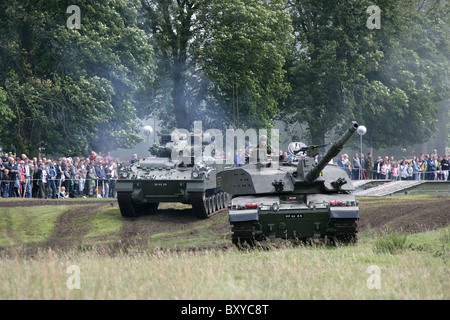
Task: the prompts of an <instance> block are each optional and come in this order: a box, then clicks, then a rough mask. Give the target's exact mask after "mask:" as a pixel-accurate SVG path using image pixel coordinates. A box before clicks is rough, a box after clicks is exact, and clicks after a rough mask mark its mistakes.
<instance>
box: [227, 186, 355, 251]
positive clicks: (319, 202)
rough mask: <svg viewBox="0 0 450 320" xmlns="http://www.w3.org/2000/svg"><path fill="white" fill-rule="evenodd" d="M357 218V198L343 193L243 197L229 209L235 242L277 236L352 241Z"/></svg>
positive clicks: (233, 202) (234, 200)
mask: <svg viewBox="0 0 450 320" xmlns="http://www.w3.org/2000/svg"><path fill="white" fill-rule="evenodd" d="M358 220H359V208H358V205H357V201H356V199H355V198H354V197H353V196H352V195H344V194H329V195H325V194H321V195H317V194H314V195H302V194H298V195H295V194H291V195H285V196H273V195H271V196H241V197H235V198H233V199H232V202H231V205H230V210H229V221H230V224H231V226H232V240H233V243H234V244H236V245H240V244H243V243H248V244H251V245H253V244H254V243H255V241H261V240H265V239H274V238H281V239H299V240H306V239H320V238H322V239H330V240H337V241H340V242H345V243H348V242H353V241H355V240H356V238H357V232H358V229H357V222H358Z"/></svg>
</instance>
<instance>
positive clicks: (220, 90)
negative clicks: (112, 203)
mask: <svg viewBox="0 0 450 320" xmlns="http://www.w3.org/2000/svg"><path fill="white" fill-rule="evenodd" d="M72 2H73V3H72ZM73 4H75V5H76V6H78V7H79V9H80V21H79V22H80V23H79V27H78V28H69V27H68V26H69V21H68V18H70V16H71V14H70V12H69V13H68V12H67V11H68V10H67V9H68V7H69V6H70V5H73ZM371 6H372V7H373V6H376V7H377V8H378V9H379V15H378V17H377V19H378V21H377V23H378V24H379V25H378V27H377V28H368V19H372V17H371V15H372V14H373V13H372V12H370V10H368V8H369V7H371ZM449 7H450V6H449V5H447V4H446V2H443V1H438V0H396V1H393V0H380V1H366V0H351V1H326V0H227V1H223V0H141V1H139V0H105V1H94V0H78V1H58V0H9V1H2V3H1V4H0V35H1V36H0V65H1V66H2V67H1V68H0V119H1V121H0V133H1V134H0V146H3V149H4V150H8V151H11V150H12V151H16V150H17V151H18V152H21V153H28V154H37V153H38V148H40V147H41V148H42V147H43V148H46V150H47V151H50V150H51V152H53V153H63V154H67V155H70V154H83V153H88V152H90V150H91V149H95V150H113V149H115V148H118V147H122V148H128V147H132V146H133V145H134V144H136V142H138V141H139V140H140V138H139V129H140V128H139V123H138V120H137V119H139V118H140V119H145V118H147V117H150V116H154V117H157V118H158V119H160V120H161V122H162V123H164V127H165V128H166V129H167V130H170V129H172V128H175V127H178V128H186V129H189V128H190V126H191V125H192V123H193V121H195V120H202V123H203V126H204V127H205V128H208V126H209V127H214V128H218V129H224V128H227V127H230V126H231V127H234V128H237V127H239V128H244V129H245V128H250V127H251V128H263V127H264V128H269V127H271V126H273V125H274V120H276V119H279V120H283V121H285V122H286V123H287V124H288V127H289V125H292V124H295V123H301V124H305V125H307V132H306V135H305V136H304V137H302V138H303V139H304V138H307V140H309V141H310V142H312V143H322V142H324V140H325V138H326V137H327V136H329V135H330V134H333V132H334V130H337V131H339V132H341V131H342V130H340V128H341V126H343V125H345V126H346V125H347V124H348V121H349V120H357V121H358V122H360V123H362V124H364V125H365V126H366V127H368V128H370V130H368V132H367V135H366V136H365V138H364V139H365V141H366V142H367V143H370V145H371V146H373V147H375V148H381V147H388V146H393V145H405V144H411V142H415V143H420V142H425V141H428V140H429V139H430V137H432V136H433V134H434V132H435V130H436V124H437V116H438V112H439V107H438V103H439V102H440V101H443V100H446V99H448V97H449V80H448V79H449V74H448V70H449V68H448V59H449V57H450V54H449V53H450V52H449V34H450V32H449V31H450V30H449V29H450V28H449V26H450V24H449V15H448V11H449ZM446 115H447V116H448V113H446ZM449 120H450V119H449ZM292 134H293V135H294V134H295V133H292Z"/></svg>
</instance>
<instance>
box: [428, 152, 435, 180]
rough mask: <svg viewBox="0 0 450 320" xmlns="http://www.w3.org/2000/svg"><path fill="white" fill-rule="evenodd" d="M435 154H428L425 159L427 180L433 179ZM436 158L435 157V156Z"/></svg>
mask: <svg viewBox="0 0 450 320" xmlns="http://www.w3.org/2000/svg"><path fill="white" fill-rule="evenodd" d="M435 157H436V156H434V157H433V156H432V155H430V156H429V157H428V159H427V180H434V178H435V174H436V161H437V160H436V159H435ZM436 158H437V157H436Z"/></svg>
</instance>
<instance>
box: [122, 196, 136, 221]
mask: <svg viewBox="0 0 450 320" xmlns="http://www.w3.org/2000/svg"><path fill="white" fill-rule="evenodd" d="M117 202H118V203H119V208H120V213H121V215H122V217H125V218H134V217H137V216H139V214H138V213H137V212H136V211H135V210H134V206H133V199H132V198H131V192H117Z"/></svg>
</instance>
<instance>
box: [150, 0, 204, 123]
mask: <svg viewBox="0 0 450 320" xmlns="http://www.w3.org/2000/svg"><path fill="white" fill-rule="evenodd" d="M206 2H207V1H197V0H180V1H178V0H177V1H175V0H142V5H143V11H142V12H143V19H142V24H143V28H145V29H146V31H147V33H148V34H149V36H150V39H151V43H152V44H153V47H154V48H155V59H156V61H157V63H156V65H157V68H156V71H155V72H156V75H157V78H158V81H156V82H155V85H154V88H153V103H154V104H155V105H156V109H158V110H159V111H158V113H157V116H158V117H159V118H160V119H161V120H163V121H164V122H165V124H166V126H167V127H175V126H176V127H179V128H186V129H189V127H190V126H191V122H192V120H193V118H192V115H191V112H190V110H192V109H194V108H195V107H196V104H198V99H195V98H193V97H194V95H195V92H194V91H193V90H195V85H194V82H195V79H193V78H192V77H191V76H190V73H191V72H192V70H193V69H195V61H193V60H192V56H191V49H190V48H191V42H192V40H193V39H194V38H195V34H196V32H197V30H198V28H197V27H196V25H197V24H198V20H197V19H196V18H195V15H196V13H197V12H198V11H199V8H200V7H201V6H203V5H204V3H206Z"/></svg>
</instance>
